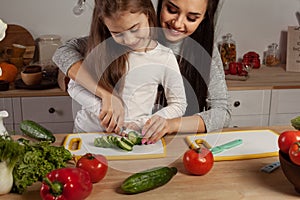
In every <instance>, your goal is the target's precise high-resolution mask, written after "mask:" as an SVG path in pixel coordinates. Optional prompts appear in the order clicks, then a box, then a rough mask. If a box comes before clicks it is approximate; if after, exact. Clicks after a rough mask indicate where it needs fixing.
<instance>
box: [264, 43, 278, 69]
mask: <svg viewBox="0 0 300 200" xmlns="http://www.w3.org/2000/svg"><path fill="white" fill-rule="evenodd" d="M279 56H280V55H279V49H278V44H276V43H272V44H271V45H269V46H268V50H267V53H266V59H265V63H266V66H277V65H279V64H280V58H279Z"/></svg>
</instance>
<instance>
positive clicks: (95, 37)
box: [87, 0, 157, 92]
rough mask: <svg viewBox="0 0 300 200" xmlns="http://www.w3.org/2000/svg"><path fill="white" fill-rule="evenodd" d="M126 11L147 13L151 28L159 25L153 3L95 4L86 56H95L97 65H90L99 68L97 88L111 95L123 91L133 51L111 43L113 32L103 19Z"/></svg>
mask: <svg viewBox="0 0 300 200" xmlns="http://www.w3.org/2000/svg"><path fill="white" fill-rule="evenodd" d="M123 11H130V12H131V13H139V12H140V13H144V14H145V15H146V16H148V22H149V26H150V27H155V26H156V24H157V23H156V13H155V10H154V7H153V5H152V2H151V0H95V7H94V11H93V16H92V22H91V27H90V34H89V39H88V48H87V55H88V54H91V53H92V52H93V53H94V54H95V55H94V56H93V61H94V62H91V61H90V62H89V63H90V65H93V67H94V68H96V69H95V72H96V73H97V72H98V74H99V76H98V78H99V82H98V84H99V85H100V86H102V87H103V88H104V89H106V90H108V91H109V92H113V91H114V90H115V91H117V92H120V91H121V90H122V84H120V83H118V82H119V81H121V80H122V77H123V75H124V74H125V73H126V63H127V59H128V52H129V51H130V50H129V49H128V48H127V47H126V46H123V45H120V44H118V43H116V42H115V41H114V40H113V39H112V36H111V33H110V31H109V30H108V28H107V27H106V25H105V23H104V18H109V17H112V16H114V15H115V14H118V13H120V12H123ZM99 49H101V50H99ZM97 50H98V51H97ZM95 52H97V53H95ZM89 68H91V67H89ZM99 72H100V73H99ZM119 84H120V85H119ZM118 85H119V86H118Z"/></svg>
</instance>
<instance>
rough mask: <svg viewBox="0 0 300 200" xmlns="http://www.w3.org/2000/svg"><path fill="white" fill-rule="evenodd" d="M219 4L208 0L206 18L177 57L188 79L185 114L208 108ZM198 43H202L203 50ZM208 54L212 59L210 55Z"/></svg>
mask: <svg viewBox="0 0 300 200" xmlns="http://www.w3.org/2000/svg"><path fill="white" fill-rule="evenodd" d="M164 1H166V0H159V1H158V6H157V13H158V14H157V19H158V25H159V26H160V13H161V10H162V4H163V2H164ZM218 4H219V0H207V9H206V13H205V17H204V19H203V21H202V22H201V23H200V24H199V26H198V28H197V29H196V30H195V32H194V33H193V34H192V35H190V37H189V38H188V39H186V40H185V41H184V42H183V46H182V50H183V51H182V54H181V55H180V56H178V57H179V58H178V62H179V67H180V71H181V74H182V75H183V77H184V78H185V89H186V95H187V101H188V107H187V110H186V115H191V114H195V113H197V112H199V111H203V110H206V109H209V108H207V103H206V99H207V92H208V84H209V79H210V77H209V76H210V65H211V56H212V54H213V46H214V32H215V24H214V20H215V19H214V18H215V13H216V10H217V8H218ZM160 39H162V40H160V42H161V43H164V41H165V40H166V39H165V38H164V36H163V35H162V36H161V37H160ZM194 41H196V42H194ZM195 43H198V44H199V45H201V49H200V48H199V47H198V46H197V44H195ZM202 49H203V50H204V51H203V50H202ZM200 51H201V52H200ZM209 56H210V58H208V57H209ZM195 63H196V65H195ZM188 87H191V90H193V91H191V90H189V89H188ZM190 93H192V96H189V94H190ZM195 96H196V97H195ZM195 98H196V99H195ZM195 101H197V102H195ZM196 104H197V107H198V108H196Z"/></svg>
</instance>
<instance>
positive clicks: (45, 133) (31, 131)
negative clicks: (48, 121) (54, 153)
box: [20, 120, 55, 143]
mask: <svg viewBox="0 0 300 200" xmlns="http://www.w3.org/2000/svg"><path fill="white" fill-rule="evenodd" d="M20 129H21V131H22V132H23V133H24V134H25V135H27V136H28V137H31V138H34V139H36V140H39V141H50V142H52V143H53V142H55V137H54V135H53V134H52V132H51V131H49V130H48V129H46V128H45V127H43V126H41V125H40V124H38V123H36V122H34V121H31V120H24V121H22V122H21V123H20Z"/></svg>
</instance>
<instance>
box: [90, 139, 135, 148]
mask: <svg viewBox="0 0 300 200" xmlns="http://www.w3.org/2000/svg"><path fill="white" fill-rule="evenodd" d="M94 145H95V146H96V147H102V148H114V147H118V148H120V149H123V150H126V151H132V147H133V144H132V143H131V142H130V141H129V140H128V141H126V139H123V138H120V137H118V136H112V135H108V136H102V137H98V138H95V139H94Z"/></svg>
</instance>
